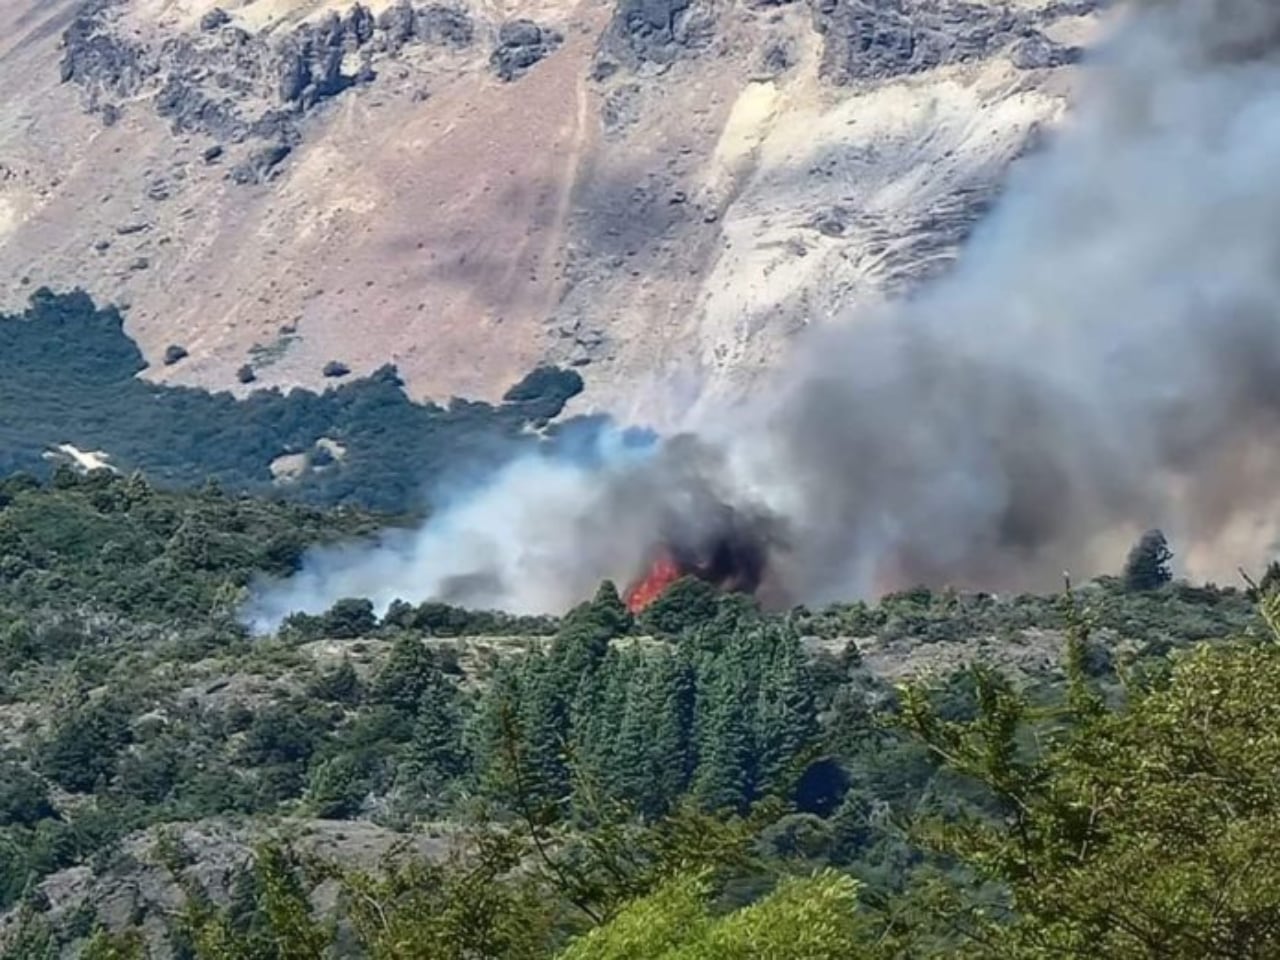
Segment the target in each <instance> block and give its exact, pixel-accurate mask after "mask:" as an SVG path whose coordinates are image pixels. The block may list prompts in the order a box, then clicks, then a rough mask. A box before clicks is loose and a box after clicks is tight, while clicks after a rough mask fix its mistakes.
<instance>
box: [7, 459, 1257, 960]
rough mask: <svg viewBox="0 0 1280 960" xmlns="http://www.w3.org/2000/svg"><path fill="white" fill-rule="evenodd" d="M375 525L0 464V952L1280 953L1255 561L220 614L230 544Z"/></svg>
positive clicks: (283, 554) (111, 477)
mask: <svg viewBox="0 0 1280 960" xmlns="http://www.w3.org/2000/svg"><path fill="white" fill-rule="evenodd" d="M375 522H376V518H374V517H372V516H370V515H368V514H364V513H361V512H359V511H358V510H353V509H350V508H340V509H331V510H317V509H313V508H310V507H305V506H302V505H298V504H292V503H287V502H280V501H268V500H260V499H254V498H251V497H248V496H245V495H237V494H231V493H228V492H226V491H224V490H223V489H221V488H220V487H218V486H216V485H208V486H206V487H204V488H203V489H201V490H200V491H198V492H193V493H186V494H183V493H176V492H172V491H167V490H165V489H163V488H162V487H161V488H157V487H153V486H152V484H151V483H149V482H148V481H147V480H146V479H144V478H143V477H142V476H140V475H134V476H130V477H124V476H119V475H116V474H113V473H110V472H105V471H98V472H94V473H91V474H88V475H80V474H77V473H76V472H74V471H72V470H70V469H66V468H63V469H60V470H58V471H56V473H55V474H54V475H53V476H52V477H51V478H50V479H49V480H48V481H46V482H41V481H39V480H37V479H35V478H33V477H30V476H27V475H15V476H12V477H10V478H9V479H8V480H6V481H4V482H3V483H0V670H2V673H0V766H2V767H3V770H2V771H0V911H3V918H2V919H0V955H2V956H5V957H11V958H19V957H21V958H28V957H31V958H34V957H41V958H44V957H53V956H63V955H80V956H87V957H97V958H107V957H114V958H124V957H143V956H181V957H195V958H240V957H245V958H251V957H252V958H257V957H271V958H275V957H280V958H283V957H290V958H321V957H347V956H350V957H406V958H407V957H446V958H453V957H456V958H459V960H461V958H470V957H495V958H524V957H530V958H532V957H546V958H549V957H553V956H563V957H566V958H587V957H592V958H597V957H598V958H613V957H617V958H624V957H626V958H636V960H644V958H650V957H652V958H677V957H678V958H722V957H723V958H737V957H779V958H781V957H812V958H827V957H830V958H833V960H834V958H836V957H850V956H867V957H923V956H939V957H941V956H960V955H972V956H983V957H986V956H991V957H1003V956H1008V957H1037V958H1039V957H1049V956H1065V957H1082V958H1083V957H1099V956H1106V957H1179V958H1180V957H1249V956H1259V957H1261V956H1274V955H1275V954H1276V951H1277V949H1280V943H1278V938H1280V925H1277V921H1278V920H1280V914H1278V913H1277V911H1280V864H1276V863H1275V862H1274V861H1275V857H1276V854H1275V851H1274V849H1273V848H1274V844H1272V843H1271V842H1270V838H1271V837H1272V836H1274V827H1275V823H1276V818H1277V816H1280V797H1278V795H1277V787H1276V784H1277V783H1280V778H1278V777H1277V776H1276V774H1277V773H1278V772H1280V766H1278V764H1280V751H1278V748H1277V745H1276V744H1277V742H1280V741H1277V740H1276V734H1275V731H1276V730H1280V725H1278V724H1277V722H1276V720H1277V718H1276V717H1275V716H1273V714H1274V713H1275V711H1276V710H1277V709H1280V707H1277V706H1276V705H1277V704H1278V703H1280V660H1278V659H1277V653H1276V651H1277V644H1278V643H1280V639H1277V637H1276V629H1277V627H1278V626H1280V605H1277V603H1276V602H1275V601H1274V600H1268V599H1267V597H1269V596H1270V586H1271V584H1272V582H1274V581H1275V580H1276V579H1277V573H1276V572H1275V571H1272V573H1271V574H1270V576H1269V577H1268V578H1267V579H1266V580H1264V582H1263V583H1262V584H1261V585H1259V587H1258V588H1256V589H1247V590H1237V589H1234V588H1227V589H1221V588H1216V587H1212V586H1203V587H1201V586H1192V585H1189V584H1186V583H1179V582H1174V581H1172V580H1171V579H1170V577H1169V576H1168V568H1167V561H1168V546H1167V545H1166V544H1165V543H1164V541H1163V538H1153V537H1148V538H1144V542H1143V543H1142V544H1139V545H1138V547H1136V548H1135V551H1134V553H1133V555H1132V556H1130V557H1129V558H1128V561H1127V562H1125V561H1124V558H1120V561H1119V562H1118V564H1117V567H1118V568H1120V567H1123V576H1117V577H1115V578H1104V579H1102V580H1099V581H1097V582H1094V583H1091V584H1087V585H1081V586H1079V587H1077V588H1076V589H1075V590H1073V591H1068V592H1065V593H1063V594H1062V595H1059V596H1050V597H1040V596H1016V597H994V596H990V595H981V594H958V593H955V592H951V591H943V592H933V591H928V590H924V589H919V590H913V591H908V592H906V593H902V594H897V595H892V596H888V597H885V598H883V599H882V600H881V601H880V602H878V603H877V604H875V605H866V604H861V603H856V604H843V605H837V606H833V607H831V608H828V609H824V610H816V611H811V610H807V609H803V608H797V609H793V610H790V611H786V612H783V613H765V612H762V611H761V610H759V609H758V608H757V607H756V606H755V604H754V602H753V601H752V600H751V599H750V598H747V597H742V596H737V595H722V594H719V593H717V592H716V591H714V590H713V589H711V588H710V587H709V586H707V585H706V584H704V583H701V582H700V581H697V580H693V579H686V580H682V581H679V582H677V583H676V584H675V585H674V586H673V587H671V588H670V589H669V590H668V591H667V593H666V594H664V595H663V596H662V597H661V598H660V599H659V600H658V601H657V602H655V603H654V604H653V605H652V606H650V607H649V608H647V609H646V610H644V611H643V612H642V613H641V614H640V615H639V616H632V615H631V614H630V613H629V612H628V611H627V609H626V608H625V606H624V605H623V604H622V603H621V601H620V600H619V597H618V593H617V590H616V589H615V587H614V586H613V585H612V584H609V583H605V584H602V585H601V587H600V589H599V591H598V592H597V594H596V596H595V597H594V598H593V599H592V600H591V601H589V602H587V603H584V604H582V605H581V606H579V607H578V608H576V609H574V610H572V611H569V612H568V613H567V614H566V615H565V616H564V617H562V618H559V619H553V618H521V617H512V616H508V615H505V614H502V613H499V612H485V611H466V610H460V609H457V608H453V607H449V606H446V605H443V604H439V603H431V602H426V603H417V604H415V603H410V602H401V603H396V604H393V605H392V607H391V608H390V609H389V610H387V611H386V612H385V614H384V615H383V616H381V617H378V616H376V615H375V612H374V610H373V608H372V607H371V605H370V604H369V603H368V602H367V601H365V600H362V599H360V598H350V599H348V600H344V601H341V602H339V603H338V604H336V605H335V606H334V608H333V609H331V610H330V611H328V612H327V613H325V614H323V615H320V616H304V615H295V616H294V617H292V618H290V619H289V620H288V621H287V622H286V623H285V624H284V626H283V627H282V628H281V630H280V631H279V632H278V634H277V635H275V636H273V637H270V638H265V639H263V638H258V639H252V638H250V637H249V636H248V635H247V634H246V632H245V631H244V629H243V627H242V626H241V625H240V624H239V622H238V621H237V618H236V614H237V611H238V609H239V606H240V604H241V603H242V602H243V599H244V596H245V592H244V591H245V586H246V584H248V583H249V582H250V581H251V579H252V577H253V576H254V574H255V573H256V572H258V571H270V572H273V573H282V572H288V570H290V569H291V566H292V564H293V563H295V562H296V558H297V556H298V555H299V553H300V551H301V550H303V549H305V548H306V546H308V545H309V544H312V543H315V542H320V541H323V540H327V539H332V538H335V537H347V536H359V535H361V534H363V533H366V532H368V531H371V530H372V529H373V527H374V525H375ZM1118 572H1120V570H1119V569H1118ZM1259 601H1260V602H1261V612H1259ZM904 650H905V651H910V654H911V657H912V659H913V660H917V661H918V662H919V663H922V664H924V665H926V666H927V665H930V664H932V665H934V667H935V669H933V670H932V671H931V672H926V673H924V674H919V673H917V674H914V675H906V674H902V673H899V672H896V671H895V669H894V664H895V663H897V662H898V661H899V660H900V659H901V658H900V657H899V655H898V654H899V653H900V652H901V651H904ZM885 651H892V652H893V653H894V656H893V657H886V656H884V655H883V654H884V652H885ZM979 656H981V657H982V658H984V660H985V662H984V660H978V659H975V658H977V657H979Z"/></svg>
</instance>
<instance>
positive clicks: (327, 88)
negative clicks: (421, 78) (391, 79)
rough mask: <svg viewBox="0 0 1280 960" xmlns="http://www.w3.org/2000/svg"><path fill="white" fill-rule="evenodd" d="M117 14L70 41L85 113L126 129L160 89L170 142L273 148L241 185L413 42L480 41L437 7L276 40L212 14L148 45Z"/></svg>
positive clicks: (106, 0)
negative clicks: (134, 103)
mask: <svg viewBox="0 0 1280 960" xmlns="http://www.w3.org/2000/svg"><path fill="white" fill-rule="evenodd" d="M121 11H122V5H121V3H120V2H119V0H89V2H88V3H87V4H86V5H85V6H83V7H82V8H81V9H80V11H79V13H78V14H77V15H76V17H75V19H74V20H73V22H72V24H71V25H70V26H69V27H68V28H67V30H66V31H65V33H64V34H63V54H62V63H61V77H62V81H63V82H64V83H68V82H70V83H74V84H76V85H78V86H79V87H80V88H81V89H82V91H83V93H84V103H85V107H86V109H88V110H89V111H90V112H93V113H96V114H98V115H99V116H101V117H102V119H103V121H104V122H105V123H108V124H110V123H114V122H116V121H117V120H118V118H119V116H120V113H121V111H122V110H123V109H124V103H125V101H128V100H134V99H137V98H139V97H140V96H143V95H145V94H146V93H147V92H152V94H153V95H152V96H151V98H150V102H151V105H152V108H153V109H154V110H155V112H156V114H157V115H159V116H160V117H163V118H164V119H165V120H167V121H168V122H169V125H170V129H171V130H172V131H173V133H174V135H184V134H196V135H202V136H206V137H209V138H211V139H213V140H214V141H216V142H217V143H218V144H238V143H243V142H244V141H246V140H251V139H252V140H266V141H271V145H270V146H267V147H260V148H254V149H253V150H252V152H251V153H250V154H249V155H248V156H247V157H246V158H245V159H244V161H243V162H242V163H240V164H238V165H237V166H236V167H235V168H234V169H233V170H232V172H231V173H230V174H229V176H230V178H231V180H232V181H234V182H235V183H242V184H243V183H261V182H263V181H264V180H266V179H268V178H269V177H270V176H271V175H273V172H274V171H275V169H276V167H277V166H278V164H279V163H280V162H281V161H282V160H283V159H284V158H285V157H286V156H288V154H289V152H290V150H291V148H292V147H294V146H296V145H297V144H298V142H299V141H300V140H301V132H300V129H299V124H300V122H301V121H302V120H303V118H304V117H305V116H306V115H307V114H309V113H311V112H312V111H313V110H314V109H315V108H316V107H318V106H319V105H320V104H322V103H324V102H325V101H327V100H330V99H332V98H334V97H337V96H338V95H340V94H342V93H343V92H345V91H346V90H348V89H350V88H352V87H355V86H358V85H361V84H368V83H372V82H373V81H374V80H375V79H376V77H377V72H376V70H375V68H374V66H373V63H374V60H375V58H376V59H384V58H386V57H389V56H395V55H396V54H398V53H399V52H400V51H401V50H402V49H403V48H405V47H406V46H409V45H415V44H416V45H423V46H442V47H451V48H454V49H460V48H465V47H467V46H468V45H470V44H471V42H472V39H473V36H474V25H473V23H472V21H471V19H470V17H469V16H468V15H467V14H466V13H465V12H463V11H461V10H457V9H454V8H451V7H444V6H441V5H438V4H431V5H428V6H424V7H417V8H415V7H414V6H412V5H411V4H410V3H409V2H408V0H401V2H400V3H399V4H398V5H397V6H394V7H390V8H388V9H387V10H385V11H383V13H382V14H381V15H380V16H378V17H377V18H375V17H374V15H373V14H372V13H371V12H370V10H369V9H368V8H367V7H365V6H363V5H361V4H359V3H357V4H355V5H353V6H352V7H351V8H350V9H349V10H348V11H347V12H346V14H344V15H341V16H340V15H339V14H338V13H337V12H335V11H330V12H329V13H328V14H327V15H326V16H324V17H323V18H321V19H320V20H318V21H317V22H315V23H309V22H304V23H302V24H300V25H298V26H297V27H295V28H294V29H293V30H291V31H289V32H287V33H285V34H284V35H283V36H282V37H280V38H278V39H273V38H271V37H267V36H262V35H254V34H252V33H250V32H248V31H246V30H244V29H242V28H240V27H237V26H235V25H233V23H232V19H231V17H230V15H229V14H228V13H227V12H226V11H225V10H223V9H222V8H220V7H215V8H214V9H213V10H210V11H209V12H207V13H205V14H204V15H203V16H201V17H200V20H199V24H198V29H197V30H195V31H191V32H184V33H179V34H177V35H174V36H168V37H164V38H163V39H161V40H159V41H158V42H154V43H149V44H148V43H139V42H137V41H135V40H132V39H127V38H125V37H124V36H123V35H122V31H121V29H120V22H119V16H118V14H119V13H120V12H121ZM544 55H545V54H544ZM353 59H354V65H352V61H353ZM531 62H532V61H531Z"/></svg>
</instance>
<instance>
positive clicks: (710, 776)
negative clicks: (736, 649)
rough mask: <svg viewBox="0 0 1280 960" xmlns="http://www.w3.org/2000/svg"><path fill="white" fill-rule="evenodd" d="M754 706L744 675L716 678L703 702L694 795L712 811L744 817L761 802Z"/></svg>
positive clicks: (707, 690)
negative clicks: (757, 793) (757, 787)
mask: <svg viewBox="0 0 1280 960" xmlns="http://www.w3.org/2000/svg"><path fill="white" fill-rule="evenodd" d="M701 692H702V691H700V693H701ZM749 702H750V701H749V699H748V684H747V683H746V680H745V678H744V677H743V676H742V675H741V674H740V673H739V672H738V671H725V672H722V673H719V674H718V675H716V676H715V677H714V678H713V679H712V681H711V683H710V684H709V685H708V686H707V687H706V688H705V693H704V694H703V696H701V697H700V698H699V704H698V740H699V742H698V760H699V762H698V770H697V775H696V778H695V780H694V785H693V792H694V795H695V796H696V797H697V798H698V801H699V802H700V803H701V804H702V806H703V807H704V808H706V809H708V810H735V811H739V812H743V811H745V810H746V809H747V807H748V806H749V805H750V803H751V801H752V800H753V799H755V791H754V781H755V748H754V744H753V743H752V738H751V721H750V717H749V716H748V714H747V709H748V704H749Z"/></svg>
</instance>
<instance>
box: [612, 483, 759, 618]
mask: <svg viewBox="0 0 1280 960" xmlns="http://www.w3.org/2000/svg"><path fill="white" fill-rule="evenodd" d="M700 534H701V535H696V534H695V535H692V536H691V535H690V532H689V531H684V532H683V535H676V536H669V537H667V538H666V539H665V541H664V542H663V543H662V545H661V546H660V547H659V548H658V551H657V553H656V554H655V555H654V558H653V561H652V562H651V563H650V564H649V567H648V569H647V570H646V571H645V573H644V575H643V576H642V577H640V579H638V580H637V581H636V582H635V583H634V584H632V586H631V588H630V589H629V590H628V591H627V592H626V596H625V598H624V602H625V603H626V605H627V609H628V610H630V611H631V612H632V613H639V612H640V611H641V610H643V609H644V608H645V607H647V606H649V604H651V603H653V601H655V600H657V599H658V598H659V597H660V596H662V594H663V593H665V592H666V590H667V588H668V587H670V586H671V585H672V584H673V583H675V582H676V581H677V580H679V579H680V578H681V577H686V576H692V577H697V578H698V579H699V580H703V581H705V582H706V583H709V584H711V585H712V586H714V587H716V588H717V589H718V590H724V591H740V592H742V593H752V594H754V593H755V592H756V591H757V590H758V589H759V587H760V584H761V581H762V580H763V579H764V573H765V566H766V556H767V553H768V547H769V537H768V533H767V531H766V529H765V528H764V525H763V523H762V522H760V521H754V520H748V519H744V518H742V517H741V516H738V515H736V514H734V513H733V512H732V511H730V510H728V509H727V508H726V509H725V510H724V513H723V516H722V518H721V521H720V522H719V523H718V524H716V525H714V527H712V528H710V529H704V530H702V531H700Z"/></svg>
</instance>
